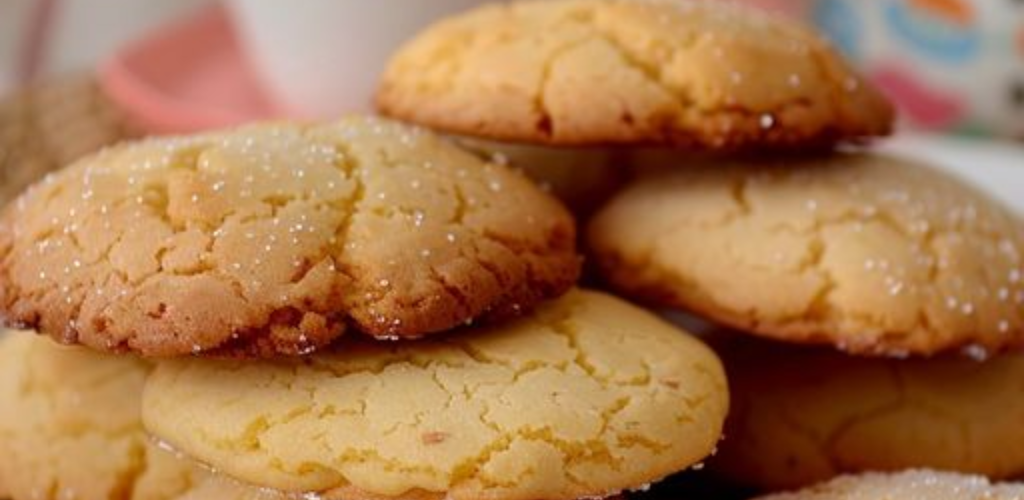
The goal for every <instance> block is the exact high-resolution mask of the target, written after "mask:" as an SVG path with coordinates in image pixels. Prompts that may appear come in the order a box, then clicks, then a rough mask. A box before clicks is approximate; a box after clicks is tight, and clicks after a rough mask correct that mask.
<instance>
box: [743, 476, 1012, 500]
mask: <svg viewBox="0 0 1024 500" xmlns="http://www.w3.org/2000/svg"><path fill="white" fill-rule="evenodd" d="M1021 499H1024V484H1019V483H991V482H989V480H988V479H987V478H985V477H982V476H968V475H963V474H954V473H950V472H938V471H931V470H910V471H905V472H899V473H893V474H880V473H872V474H861V475H858V476H841V477H838V478H836V479H833V480H831V481H828V482H825V483H822V484H818V485H815V486H813V487H810V488H807V489H804V490H800V491H794V492H790V493H779V494H776V495H768V496H764V497H759V498H758V499H757V500H1021Z"/></svg>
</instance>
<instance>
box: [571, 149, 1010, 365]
mask: <svg viewBox="0 0 1024 500" xmlns="http://www.w3.org/2000/svg"><path fill="white" fill-rule="evenodd" d="M651 170H652V171H650V172H647V173H646V174H645V175H641V176H640V177H639V178H638V179H637V180H636V181H635V182H634V183H633V184H632V185H630V186H628V187H626V188H625V189H624V190H623V191H621V192H620V193H619V194H617V195H616V196H615V198H613V199H612V201H611V202H609V203H608V204H607V205H606V206H605V207H604V208H603V209H602V210H601V211H600V212H599V213H598V214H597V215H596V216H595V217H594V219H593V220H592V221H591V223H590V227H589V228H588V239H589V242H590V246H591V250H592V252H593V253H594V256H595V260H596V261H597V263H598V265H599V267H600V268H601V269H602V271H603V273H604V275H605V277H606V278H607V279H608V280H609V281H610V282H611V283H612V284H613V285H614V286H615V287H617V288H618V289H619V290H620V291H622V292H623V293H626V294H629V295H632V296H635V297H637V298H642V299H646V300H649V301H652V302H655V303H659V304H662V305H665V306H673V307H680V308H685V309H689V310H691V311H694V312H696V313H697V314H700V315H703V316H705V317H707V318H710V319H713V320H716V321H718V322H721V323H723V324H726V325H729V326H732V327H734V328H737V329H740V330H744V331H750V332H753V333H757V334H760V335H763V336H767V337H772V338H775V339H779V340H784V341H789V342H801V343H820V344H830V345H833V346H836V347H839V348H840V349H843V350H846V351H850V352H856V353H861V354H873V355H886V356H896V357H899V356H906V355H908V354H933V353H936V352H939V351H945V350H951V349H964V350H965V352H966V353H968V354H970V355H972V356H975V357H983V356H984V355H986V354H987V353H989V352H994V351H999V350H1002V349H1008V348H1010V347H1013V346H1018V345H1021V344H1024V280H1022V273H1024V223H1022V222H1021V220H1020V218H1019V217H1018V216H1016V215H1015V214H1014V213H1012V212H1011V211H1010V210H1009V209H1007V208H1006V207H1004V206H1002V205H1000V204H999V203H998V202H996V201H994V200H992V199H991V198H990V197H989V196H987V195H986V194H985V193H982V192H980V191H978V190H976V189H974V188H972V187H971V186H969V185H967V184H965V183H964V182H962V181H960V180H959V179H957V178H955V177H952V176H950V175H948V174H945V173H943V172H942V171H940V170H937V169H933V168H930V167H928V166H927V165H921V164H917V163H914V162H910V161H906V160H901V159H898V158H892V157H885V156H875V155H869V154H836V155H834V156H826V157H818V158H806V159H802V160H801V159H786V160H778V161H761V162H752V161H735V162H708V163H698V162H693V161H688V162H687V163H686V164H682V165H662V166H661V168H654V169H651Z"/></svg>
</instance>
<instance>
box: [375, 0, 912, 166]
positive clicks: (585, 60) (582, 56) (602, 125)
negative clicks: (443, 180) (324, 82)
mask: <svg viewBox="0 0 1024 500" xmlns="http://www.w3.org/2000/svg"><path fill="white" fill-rule="evenodd" d="M377 104H378V107H379V109H380V110H381V111H382V112H383V113H385V114H387V115H391V116H394V117H397V118H400V119H403V120H407V121H410V122H414V123H418V124H422V125H427V126H430V127H435V128H438V129H441V130H444V131H447V132H454V133H459V134H465V135H470V136H482V137H489V138H493V139H500V140H511V141H521V142H528V143H546V144H559V145H582V144H589V145H595V144H631V145H636V144H661V145H675V146H690V147H693V148H696V149H714V150H718V149H736V148H777V147H793V148H800V147H805V146H808V145H825V144H831V143H834V142H837V141H840V140H846V139H859V138H865V137H872V136H879V135H886V134H888V133H889V131H890V129H891V127H892V122H893V116H894V112H893V108H892V106H891V105H890V104H889V103H888V101H887V100H886V99H885V98H884V97H883V96H882V95H881V94H880V93H879V92H878V91H877V90H876V89H875V88H873V87H872V86H871V85H870V84H869V83H867V82H866V81H864V80H863V79H861V77H860V76H858V75H857V74H856V73H855V72H854V71H853V70H852V69H851V68H850V67H849V66H848V65H847V64H846V62H844V61H843V60H842V58H841V57H840V56H839V55H838V53H837V52H836V51H835V50H834V49H833V48H832V47H831V46H830V45H829V44H828V43H827V42H826V41H825V40H824V39H823V38H821V37H819V36H818V35H816V34H815V33H813V32H811V31H810V30H809V29H807V28H805V27H803V26H800V25H798V24H795V23H794V22H792V21H788V20H785V19H782V18H780V17H776V16H772V15H769V14H765V13H762V12H760V11H756V10H753V9H750V8H744V7H741V6H737V5H734V4H732V3H730V2H712V1H705V2H680V1H643V2H637V1H632V0H527V1H518V2H512V3H494V4H490V5H485V6H483V7H480V8H477V9H475V10H471V11H469V12H466V13H463V14H461V15H457V16H455V17H452V18H449V19H446V20H443V21H441V22H439V23H437V24H435V25H434V26H432V27H430V28H428V29H427V30H426V31H424V32H423V33H421V34H420V35H419V36H417V37H416V38H414V39H413V40H412V41H410V42H408V44H407V45H405V46H404V47H403V48H402V49H401V50H400V51H399V52H398V53H397V54H396V55H395V56H394V57H393V59H392V60H391V62H390V63H389V66H388V68H387V69H386V71H385V73H384V75H383V79H382V82H381V84H380V87H379V89H378V94H377Z"/></svg>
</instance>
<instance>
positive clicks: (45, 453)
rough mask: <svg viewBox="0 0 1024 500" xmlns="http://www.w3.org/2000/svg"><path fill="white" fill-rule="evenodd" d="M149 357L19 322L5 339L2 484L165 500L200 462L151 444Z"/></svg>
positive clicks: (9, 489)
mask: <svg viewBox="0 0 1024 500" xmlns="http://www.w3.org/2000/svg"><path fill="white" fill-rule="evenodd" d="M149 370H150V367H149V365H147V364H145V363H143V362H140V361H138V360H135V359H131V358H115V357H110V356H105V355H101V354H97V353H93V352H90V351H87V350H84V349H80V348H69V347H61V346H58V345H56V344H54V343H52V342H51V341H50V340H49V339H47V338H43V337H38V336H36V335H32V334H30V333H25V332H17V333H12V334H10V335H6V336H4V337H3V338H2V339H0V484H2V485H3V489H4V490H5V491H4V492H5V493H6V496H9V497H10V498H12V499H13V500H65V499H75V500H133V499H137V500H163V499H168V500H170V499H173V498H176V496H177V495H178V494H180V493H182V492H184V491H185V490H186V489H188V487H189V486H190V485H191V481H192V474H193V465H192V464H191V463H188V462H182V461H180V460H178V459H177V458H175V457H174V456H173V455H170V454H168V453H166V452H163V451H161V450H159V449H157V447H156V446H154V445H153V444H151V443H150V442H149V440H148V439H147V437H146V435H145V434H144V433H143V432H142V424H141V422H140V417H139V399H140V397H141V391H142V384H143V379H144V378H145V376H146V374H147V373H148V372H149Z"/></svg>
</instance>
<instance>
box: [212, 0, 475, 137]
mask: <svg viewBox="0 0 1024 500" xmlns="http://www.w3.org/2000/svg"><path fill="white" fill-rule="evenodd" d="M481 3H485V1H484V0H373V1H368V0H301V1H295V2H282V1H281V0H231V1H229V2H228V6H229V12H230V13H231V16H232V20H233V22H234V24H235V26H236V31H237V32H238V34H239V35H240V38H241V42H242V45H243V47H244V48H245V49H246V51H247V53H248V56H249V58H250V59H251V62H252V63H253V65H254V66H255V69H256V71H257V72H258V73H259V76H260V77H261V78H262V80H263V82H264V84H265V85H266V88H267V90H268V91H269V93H270V94H271V95H270V97H271V99H272V100H273V101H274V102H275V104H277V105H278V106H279V107H280V108H281V111H283V112H284V113H286V114H288V115H292V116H298V117H303V118H331V117H336V116H338V115H341V114H344V113H350V112H366V111H370V110H371V109H372V107H373V92H374V88H375V87H376V85H377V80H378V78H379V77H380V73H381V71H383V69H384V65H385V63H386V62H387V60H388V57H389V56H390V55H391V54H392V53H393V52H394V51H395V50H396V49H397V48H398V47H399V46H400V45H401V44H402V43H403V42H405V41H406V40H408V39H409V38H411V37H412V36H414V35H415V34H416V33H417V32H418V31H419V30H421V29H423V28H424V27H426V26H427V25H429V24H430V23H431V22H433V21H435V20H437V19H439V18H441V17H443V16H445V15H448V14H452V13H455V12H459V11H462V10H466V9H469V8H471V7H473V6H475V5H477V4H481Z"/></svg>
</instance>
